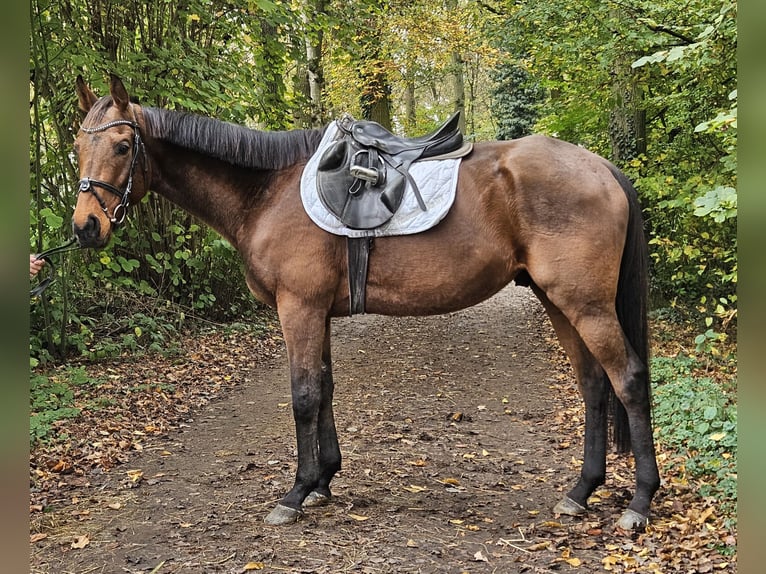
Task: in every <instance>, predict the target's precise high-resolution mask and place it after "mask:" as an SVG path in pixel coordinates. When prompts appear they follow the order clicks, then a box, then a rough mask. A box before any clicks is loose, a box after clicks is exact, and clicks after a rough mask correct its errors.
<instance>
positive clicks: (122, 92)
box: [109, 74, 130, 112]
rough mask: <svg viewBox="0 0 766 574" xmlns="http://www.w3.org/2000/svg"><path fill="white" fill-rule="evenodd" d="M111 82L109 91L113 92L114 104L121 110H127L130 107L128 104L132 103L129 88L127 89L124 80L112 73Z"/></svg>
mask: <svg viewBox="0 0 766 574" xmlns="http://www.w3.org/2000/svg"><path fill="white" fill-rule="evenodd" d="M110 77H111V83H110V84H109V92H110V93H111V94H112V100H114V105H115V106H117V108H118V109H119V110H120V111H123V112H124V111H125V110H127V109H128V104H129V103H130V96H128V90H126V89H125V86H124V85H123V83H122V80H121V79H120V78H118V77H117V76H115V75H114V74H112V75H111V76H110Z"/></svg>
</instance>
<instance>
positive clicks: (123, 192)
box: [72, 76, 149, 247]
mask: <svg viewBox="0 0 766 574" xmlns="http://www.w3.org/2000/svg"><path fill="white" fill-rule="evenodd" d="M76 91H77V98H78V101H79V107H80V110H81V111H82V112H83V113H84V114H85V118H84V119H83V121H82V125H81V127H80V131H79V133H78V135H77V138H76V139H75V143H74V148H75V152H76V153H77V157H78V164H79V168H80V182H79V187H78V192H79V193H78V197H77V205H76V206H75V211H74V215H73V216H72V230H73V231H74V234H75V237H76V238H77V241H78V242H79V244H80V246H81V247H103V246H104V245H106V244H107V243H108V242H109V238H110V237H111V234H112V230H113V228H114V227H115V226H117V225H119V224H120V223H122V221H123V220H124V219H125V216H126V214H127V210H128V207H129V206H130V205H133V204H136V203H138V201H139V200H140V199H141V198H142V197H143V196H144V195H145V194H146V191H147V185H148V183H149V178H148V173H147V170H148V158H147V156H146V150H145V149H144V144H143V140H142V138H141V126H140V124H139V118H140V117H141V113H140V108H139V106H138V105H137V104H133V103H131V101H130V98H129V96H128V92H127V90H126V89H125V86H124V85H123V84H122V81H121V80H120V79H119V78H117V77H116V76H112V80H111V85H110V87H109V91H110V95H109V96H104V97H102V98H99V97H97V96H96V95H95V94H94V93H93V91H92V90H91V89H90V87H88V86H87V85H86V84H85V82H84V81H83V79H82V77H81V76H78V77H77V82H76Z"/></svg>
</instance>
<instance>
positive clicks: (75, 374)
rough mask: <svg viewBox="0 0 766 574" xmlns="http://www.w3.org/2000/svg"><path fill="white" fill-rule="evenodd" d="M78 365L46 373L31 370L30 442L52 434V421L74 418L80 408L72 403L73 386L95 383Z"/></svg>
mask: <svg viewBox="0 0 766 574" xmlns="http://www.w3.org/2000/svg"><path fill="white" fill-rule="evenodd" d="M98 383H99V381H97V380H94V379H91V378H90V377H89V376H88V375H87V373H86V372H85V369H84V368H82V367H77V368H70V369H65V370H64V371H62V372H61V373H60V374H58V375H55V376H54V375H51V376H50V377H47V376H43V375H39V374H34V375H33V376H32V377H31V378H30V394H29V406H30V411H31V414H30V417H29V438H30V441H31V443H32V444H35V443H38V442H45V441H47V440H48V439H50V438H52V435H53V432H54V428H55V423H56V421H60V420H63V419H69V418H77V417H78V416H79V415H80V411H81V409H80V408H79V407H77V406H76V405H75V400H74V390H73V388H74V387H77V386H78V385H97V384H98Z"/></svg>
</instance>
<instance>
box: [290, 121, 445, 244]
mask: <svg viewBox="0 0 766 574" xmlns="http://www.w3.org/2000/svg"><path fill="white" fill-rule="evenodd" d="M337 133H338V126H337V124H336V122H332V123H331V124H330V125H329V126H327V130H326V131H325V134H324V137H323V138H322V141H321V142H320V144H319V149H317V151H316V153H315V154H314V155H313V156H311V159H309V161H308V163H307V164H306V167H305V168H304V170H303V174H302V176H301V200H302V201H303V207H304V209H305V210H306V213H307V214H308V216H309V217H310V218H311V220H312V221H313V222H314V223H316V224H317V225H318V226H319V227H321V228H322V229H324V230H325V231H328V232H329V233H333V234H335V235H345V236H347V237H385V236H389V235H409V234H412V233H420V232H421V231H425V230H426V229H430V228H431V227H433V226H434V225H436V224H437V223H439V222H440V221H441V220H442V219H443V218H444V216H445V215H447V212H448V211H449V209H450V207H451V206H452V203H453V201H454V200H455V189H456V188H457V176H458V168H459V167H460V159H445V160H422V161H418V162H415V163H413V164H412V165H411V166H410V174H411V175H412V176H413V177H414V178H415V182H416V183H417V185H418V188H419V189H420V195H421V196H422V198H423V201H424V203H425V205H426V208H427V210H426V211H423V210H422V209H420V206H419V205H418V202H417V199H416V198H415V194H414V193H413V191H412V189H411V188H410V186H409V185H408V186H407V190H406V191H405V193H404V199H403V200H402V203H401V205H400V206H399V209H398V210H397V211H396V213H395V214H394V216H393V217H392V218H391V219H390V220H389V221H388V223H386V224H384V225H382V226H380V227H377V228H375V229H349V228H348V227H346V226H344V225H343V224H342V223H341V222H340V220H338V219H337V218H336V217H335V215H333V214H332V213H330V212H329V211H328V210H327V209H326V208H325V206H324V205H322V202H321V200H320V199H319V195H318V194H317V188H316V171H317V165H318V164H319V158H320V157H322V152H323V151H324V150H325V148H326V147H327V146H328V145H329V144H330V143H331V142H332V141H333V140H334V139H335V137H336V135H337Z"/></svg>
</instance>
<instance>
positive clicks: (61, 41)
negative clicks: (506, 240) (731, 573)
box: [29, 0, 737, 521]
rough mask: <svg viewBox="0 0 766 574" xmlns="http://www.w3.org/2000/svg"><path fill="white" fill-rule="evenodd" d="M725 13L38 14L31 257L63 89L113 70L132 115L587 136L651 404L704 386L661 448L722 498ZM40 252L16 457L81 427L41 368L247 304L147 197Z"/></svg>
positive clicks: (719, 8)
mask: <svg viewBox="0 0 766 574" xmlns="http://www.w3.org/2000/svg"><path fill="white" fill-rule="evenodd" d="M736 18H737V4H736V2H735V1H734V0H712V1H711V0H660V1H657V0H652V1H649V0H611V1H608V2H601V1H596V0H585V1H582V2H572V1H571V0H546V1H545V2H531V1H528V0H478V1H467V0H345V1H340V0H231V1H210V0H181V1H172V2H171V1H170V0H157V1H154V2H138V1H134V0H122V1H120V2H117V1H114V0H57V1H50V0H31V2H30V19H31V35H30V69H29V104H30V106H29V114H30V115H29V121H30V141H29V150H30V180H29V189H30V195H29V217H30V220H29V223H30V225H29V245H30V253H39V252H41V251H43V250H45V249H48V248H50V247H53V246H56V245H59V244H61V243H63V242H64V241H66V240H67V239H68V238H69V237H70V236H71V233H72V232H71V226H70V218H71V214H72V212H73V209H74V205H75V202H76V200H77V193H76V190H77V181H78V167H77V162H76V158H75V156H74V153H73V149H72V143H73V141H74V138H75V135H76V133H77V130H78V129H79V122H80V120H81V119H82V118H81V115H80V113H79V112H78V110H77V99H76V97H75V92H74V85H75V78H76V77H77V75H78V74H80V75H82V76H83V77H84V78H85V80H86V81H87V82H88V83H89V84H90V85H91V86H93V88H94V90H95V91H96V92H97V93H99V94H106V93H108V85H109V77H110V74H115V75H117V76H119V77H120V78H122V80H123V81H124V82H125V85H126V86H128V89H129V90H130V93H131V94H132V95H134V96H136V97H137V98H138V101H139V102H140V103H141V104H145V105H149V106H157V107H163V108H171V109H176V110H184V111H188V112H192V113H196V114H201V115H205V116H210V117H214V118H217V119H220V120H224V121H228V122H233V123H236V124H242V125H246V126H248V127H252V128H256V129H260V130H290V129H300V128H310V127H319V126H322V125H325V124H327V123H328V122H330V121H331V120H333V119H336V118H338V117H340V116H341V115H342V114H344V113H350V114H351V115H353V116H354V117H357V118H364V119H371V120H375V121H377V122H379V123H381V124H382V125H384V126H385V127H388V128H389V129H391V130H392V131H394V132H396V133H399V134H402V135H410V136H414V135H419V134H423V133H426V132H427V131H430V130H431V129H433V128H435V127H436V126H437V125H438V124H439V123H440V122H441V121H442V120H444V119H445V118H446V117H447V116H448V115H450V114H451V113H452V112H454V111H461V112H462V116H461V117H462V120H461V122H462V123H461V128H462V130H463V133H464V134H465V137H466V138H467V139H469V140H472V141H485V140H494V139H501V140H507V139H514V138H519V137H523V136H525V135H528V134H532V133H544V134H548V135H551V136H554V137H557V138H561V139H563V140H566V141H569V142H572V143H575V144H577V145H581V146H583V147H586V148H588V149H590V150H591V151H593V152H595V153H598V154H600V155H602V156H603V157H606V158H608V159H609V160H611V161H612V162H614V163H615V164H616V165H617V166H618V167H619V168H621V169H622V170H623V171H624V172H625V173H626V174H627V175H628V176H629V177H630V179H631V180H632V181H633V182H634V185H635V187H636V189H637V190H638V194H639V198H640V201H641V204H642V207H643V210H644V218H645V223H646V237H647V240H648V243H649V249H650V257H651V278H650V291H651V301H652V304H651V307H652V311H651V317H652V323H653V325H652V327H653V332H654V334H655V338H656V340H657V341H658V342H657V344H658V345H659V346H660V347H661V348H662V349H664V350H665V351H667V348H671V349H672V351H673V353H674V354H673V356H672V357H670V358H668V357H663V356H661V355H662V354H663V353H662V352H660V353H655V354H659V355H660V356H659V358H658V359H657V361H659V362H658V363H656V364H655V365H654V370H655V372H656V373H658V374H657V377H658V381H659V380H660V379H662V382H665V383H666V389H668V390H667V394H666V395H665V397H666V400H667V401H672V400H675V401H681V402H683V401H684V400H686V401H688V400H690V399H689V397H688V396H686V398H684V397H685V395H684V392H686V391H684V390H683V389H682V388H681V387H680V386H679V387H677V388H675V387H673V386H672V383H673V381H675V382H679V381H689V380H691V379H690V378H695V380H698V381H699V380H704V381H706V383H705V385H702V386H701V387H699V388H703V389H705V391H704V393H709V394H707V395H706V396H707V397H708V398H707V399H705V400H708V402H707V403H706V405H703V406H702V407H701V408H702V409H703V411H704V413H705V415H704V417H703V419H702V422H703V423H704V424H705V425H706V426H705V428H702V423H700V422H699V421H697V422H694V423H693V424H692V423H690V425H691V426H688V428H687V427H684V428H686V430H684V431H683V432H685V433H687V434H685V435H684V436H680V435H678V436H676V437H674V436H671V433H666V434H665V439H666V444H667V445H670V444H671V443H673V441H675V440H677V441H678V443H679V444H682V445H683V446H680V447H679V448H680V449H681V450H683V449H687V451H686V452H693V453H697V454H699V463H698V468H697V470H698V471H699V473H700V474H699V476H707V477H710V476H714V477H717V478H716V479H715V480H713V482H717V483H718V486H717V487H715V486H711V487H710V489H711V490H709V492H713V494H714V495H715V496H718V497H720V498H721V499H722V500H728V501H729V503H731V502H732V501H733V500H735V497H736V471H732V468H735V464H736V461H735V459H736V457H734V458H733V459H731V460H729V458H730V456H731V455H732V453H736V436H733V438H732V436H731V435H735V434H736V430H735V426H736V404H735V403H736V398H735V397H734V393H735V391H736V338H737V234H736V231H737V156H736V149H737V61H736V51H737V26H736ZM54 261H55V263H56V268H55V277H56V281H55V282H54V283H53V285H52V286H51V287H50V289H48V290H47V291H45V293H44V295H41V296H38V297H35V298H33V299H32V300H31V303H30V311H29V313H30V325H31V330H30V338H29V351H30V367H31V371H32V372H31V380H32V399H31V400H32V411H33V417H32V420H33V423H32V424H33V428H32V429H31V430H30V433H31V438H32V441H33V443H35V442H36V441H37V442H41V443H44V442H45V441H50V440H51V439H52V436H53V434H54V430H52V429H53V426H51V425H53V424H54V422H55V420H56V419H57V418H65V417H70V416H71V417H74V416H77V414H78V413H79V410H78V409H77V408H74V407H73V406H72V405H71V404H69V403H67V402H66V400H65V399H64V397H65V396H68V395H66V392H65V391H56V390H52V389H53V384H52V381H53V377H51V376H49V375H50V372H51V369H57V368H60V367H61V366H62V365H67V364H80V363H79V362H81V361H100V360H108V359H110V358H115V357H120V356H123V355H124V354H126V353H128V354H134V355H137V354H149V355H151V354H153V353H154V354H163V353H166V352H167V350H168V349H169V348H172V347H173V345H174V341H177V339H178V338H179V337H180V336H181V335H182V333H184V332H186V331H188V330H189V329H195V328H200V327H205V328H207V327H211V326H212V327H224V326H226V325H232V324H241V323H247V322H251V323H257V322H258V321H259V316H260V314H261V313H263V312H264V308H263V307H262V306H261V305H260V304H259V303H258V302H257V301H255V300H254V299H253V298H252V296H251V295H250V294H249V292H248V291H247V288H246V285H245V282H244V280H232V278H233V277H241V276H242V272H241V263H240V261H239V259H238V255H237V253H236V251H235V250H234V249H233V248H232V247H231V246H230V245H229V244H228V243H227V242H226V241H225V240H223V239H222V238H221V237H220V236H218V235H217V234H216V233H215V232H213V231H212V230H210V229H209V228H207V227H206V226H205V225H204V224H202V223H201V222H199V221H197V220H195V219H194V218H193V217H192V216H190V215H189V214H187V213H185V212H183V211H181V210H179V209H177V208H175V207H174V206H172V205H171V204H170V203H169V202H167V201H165V200H164V199H162V198H159V197H157V196H156V195H154V194H148V196H147V197H146V198H145V199H144V200H143V201H142V202H141V204H140V205H137V206H135V207H134V208H132V211H131V213H130V216H129V217H128V219H127V221H126V224H125V225H124V226H123V227H122V228H121V229H120V231H119V233H117V234H116V236H115V237H114V239H113V240H112V242H111V244H110V245H109V246H107V247H106V248H105V249H103V250H99V251H86V250H83V251H77V252H74V253H70V254H65V255H63V256H60V257H57V258H56V259H55V260H54ZM49 272H51V270H50V269H45V270H44V271H42V272H41V274H40V277H43V276H45V275H47V274H48V273H49ZM33 283H34V280H33ZM663 345H664V347H663ZM676 353H677V354H676ZM665 354H667V353H665ZM69 372H72V373H75V374H77V373H79V374H80V375H81V374H82V371H80V370H77V369H73V370H70V371H69ZM65 378H66V377H65ZM58 380H59V379H57V381H58ZM708 383H709V384H708ZM56 385H60V383H59V382H57V383H56ZM57 388H58V387H57ZM673 389H675V390H673ZM700 392H702V391H700ZM673 393H677V394H676V395H674V394H673ZM662 397H663V394H662V393H660V394H659V395H658V398H657V400H658V401H661V400H662ZM655 412H656V417H657V423H658V424H659V425H660V426H662V425H663V424H664V425H665V426H666V427H668V428H670V427H674V426H675V427H676V428H677V429H680V428H681V427H683V426H684V425H679V421H678V420H677V419H676V418H675V417H677V416H679V410H678V408H677V403H674V404H671V403H670V402H666V403H664V404H663V403H661V402H660V403H659V404H658V405H657V407H656V411H655ZM34 415H38V418H37V419H36V420H35V416H34ZM681 430H683V429H681ZM713 430H715V431H716V432H713V434H712V435H711V432H712V431H713ZM679 432H680V430H679ZM721 433H723V434H721ZM727 433H728V435H729V438H731V439H732V440H729V438H727V439H725V440H721V439H722V437H723V436H724V435H726V434H727ZM696 435H704V436H703V437H702V439H699V440H698V438H699V437H697V436H696ZM710 436H712V437H713V438H712V439H710V438H709V437H710ZM705 437H708V438H707V439H705ZM715 437H718V438H715ZM703 439H704V440H703ZM694 441H696V442H694ZM692 443H693V444H694V446H693V447H692V446H689V445H690V444H692ZM688 449H691V451H689V450H688ZM724 451H725V452H727V453H729V456H725V457H724V459H725V462H724V463H723V466H721V464H722V463H721V459H720V458H719V459H718V462H717V463H716V462H713V460H714V459H715V458H716V456H717V455H718V454H720V453H721V452H724ZM726 461H728V462H726ZM729 463H731V464H729ZM692 466H693V465H691V466H690V467H689V469H687V470H688V471H689V472H690V473H693V472H694V469H693V468H692ZM690 469H691V470H690ZM732 477H733V478H732ZM710 482H711V481H710V480H708V479H706V482H705V483H706V484H708V485H709V483H710ZM731 508H733V507H730V509H731ZM731 512H733V510H731ZM729 518H730V519H731V515H730V516H729ZM734 521H736V519H734Z"/></svg>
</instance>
